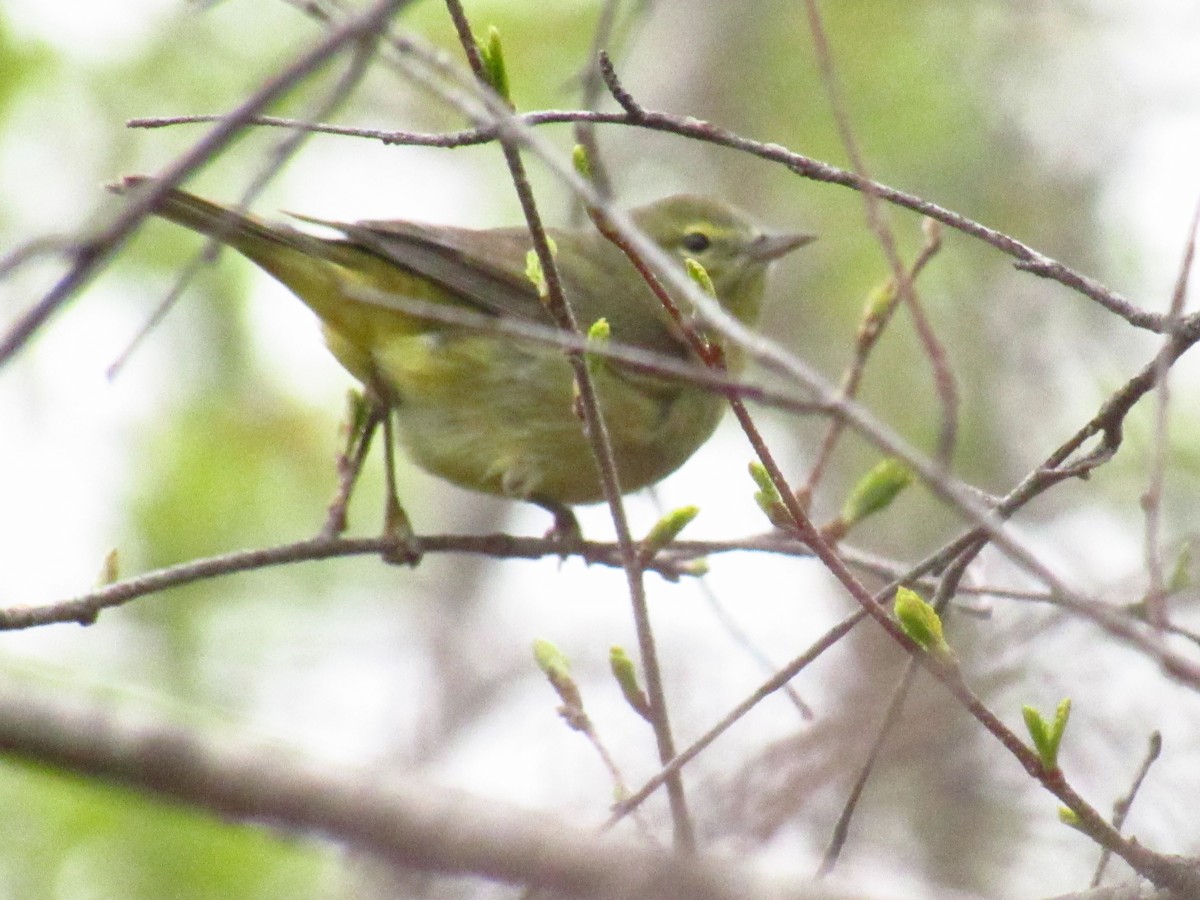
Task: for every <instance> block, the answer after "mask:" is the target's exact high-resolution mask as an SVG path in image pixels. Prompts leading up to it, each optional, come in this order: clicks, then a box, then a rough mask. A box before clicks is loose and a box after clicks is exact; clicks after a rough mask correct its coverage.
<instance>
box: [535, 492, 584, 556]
mask: <svg viewBox="0 0 1200 900" xmlns="http://www.w3.org/2000/svg"><path fill="white" fill-rule="evenodd" d="M529 502H530V503H536V504H537V505H538V506H540V507H541V508H542V509H544V510H546V512H548V513H550V515H552V516H554V524H553V525H551V526H550V530H549V531H547V532H546V538H547V539H548V540H552V541H555V542H557V543H560V544H564V545H569V544H578V543H580V542H581V541H582V540H583V529H581V528H580V527H579V520H578V519H576V518H575V513H574V512H572V511H571V507H569V506H566V505H564V504H562V503H559V502H558V501H557V500H544V499H542V498H540V497H530V498H529Z"/></svg>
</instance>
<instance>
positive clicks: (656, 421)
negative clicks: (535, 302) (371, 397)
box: [360, 335, 723, 505]
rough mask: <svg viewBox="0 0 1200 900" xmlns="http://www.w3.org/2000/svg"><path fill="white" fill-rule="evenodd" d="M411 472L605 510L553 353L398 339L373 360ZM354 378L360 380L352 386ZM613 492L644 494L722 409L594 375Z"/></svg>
mask: <svg viewBox="0 0 1200 900" xmlns="http://www.w3.org/2000/svg"><path fill="white" fill-rule="evenodd" d="M374 365H375V369H376V372H377V373H378V375H379V376H380V377H381V378H382V380H383V382H384V383H385V384H386V386H387V388H388V389H389V391H390V392H391V393H392V394H393V399H394V401H395V405H396V409H397V415H398V418H399V422H400V426H401V441H402V443H403V444H404V446H405V448H406V450H407V452H408V453H409V455H410V456H411V457H412V459H413V461H414V462H415V463H416V464H417V465H419V466H421V467H422V468H424V469H426V470H427V471H429V472H432V473H433V474H435V475H438V476H440V477H442V478H445V479H447V480H449V481H452V482H454V483H455V484H458V485H461V486H463V487H467V488H471V489H474V490H479V491H485V492H488V493H493V494H500V495H503V496H508V497H516V498H521V499H536V500H543V501H553V502H556V503H561V504H566V505H572V504H580V503H595V502H598V501H600V500H602V499H603V493H602V491H601V488H600V480H599V475H598V473H597V469H596V464H595V460H594V457H593V454H592V450H591V447H590V446H589V443H588V441H587V439H586V437H585V436H584V430H583V425H582V422H581V420H580V419H579V417H578V416H577V414H576V411H575V391H574V382H573V377H572V369H571V366H570V364H569V363H568V362H567V360H566V359H565V357H564V355H563V354H562V352H561V351H558V350H554V349H546V348H540V347H528V346H527V347H518V346H515V345H514V343H513V342H512V341H511V340H508V339H504V338H496V337H491V336H488V337H484V336H470V337H464V336H455V337H446V336H444V335H438V336H434V335H425V336H422V337H417V338H406V339H404V340H402V341H397V342H395V343H394V344H392V345H390V346H388V347H387V348H386V349H385V350H384V351H382V352H381V351H376V353H375V354H374ZM360 377H361V376H360ZM593 381H594V383H595V384H596V389H597V392H598V394H599V397H600V401H601V410H602V412H603V415H604V420H605V425H606V427H607V430H608V433H609V440H610V442H611V445H612V450H613V456H614V458H615V461H616V464H617V473H618V478H619V480H620V484H621V489H622V491H626V492H628V491H633V490H637V489H638V488H642V487H645V486H647V485H649V484H653V483H654V482H656V481H659V480H660V479H662V478H664V477H666V476H667V475H669V474H670V473H671V472H673V471H674V470H675V469H677V468H678V467H679V466H680V465H682V464H683V463H684V462H685V461H686V460H687V459H688V458H689V457H690V456H691V455H692V454H693V453H694V452H695V450H696V449H697V448H698V447H699V446H700V445H701V444H702V443H703V442H704V441H705V440H707V439H708V437H709V436H710V435H711V434H712V432H713V430H714V428H715V427H716V424H717V422H718V420H719V419H720V415H721V412H722V408H723V403H722V401H721V400H720V398H719V397H717V396H715V395H713V394H709V393H706V392H704V391H700V390H698V389H695V388H692V387H687V386H683V385H678V384H667V383H663V382H659V381H653V382H650V381H647V380H646V379H645V377H644V376H640V377H639V378H637V379H634V378H627V377H623V375H622V374H621V373H619V372H618V371H615V370H613V369H611V368H609V367H608V366H605V365H601V366H599V367H597V368H596V370H595V371H594V373H593Z"/></svg>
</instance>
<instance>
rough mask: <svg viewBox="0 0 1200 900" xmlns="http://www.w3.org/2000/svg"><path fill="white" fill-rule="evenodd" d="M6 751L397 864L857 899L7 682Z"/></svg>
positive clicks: (772, 899) (659, 889)
mask: <svg viewBox="0 0 1200 900" xmlns="http://www.w3.org/2000/svg"><path fill="white" fill-rule="evenodd" d="M0 750H3V751H4V753H6V754H7V755H9V756H15V757H18V758H21V759H25V760H28V761H31V762H36V763H39V764H47V765H51V766H54V767H55V768H58V769H62V770H64V771H67V772H71V773H75V774H78V775H82V776H84V777H87V778H92V779H98V780H103V781H107V782H111V783H116V784H119V785H123V786H125V787H129V788H132V789H134V790H138V791H141V792H144V793H148V794H151V795H153V796H156V797H158V798H161V799H164V800H171V801H178V802H183V803H187V804H189V805H192V806H195V807H197V808H199V809H203V810H207V811H209V812H210V813H212V814H214V815H217V816H221V817H229V818H233V819H236V820H243V821H254V822H263V823H267V824H270V825H272V826H275V827H278V828H283V829H286V830H287V831H290V832H296V833H315V834H318V835H322V836H324V837H326V838H329V839H333V840H337V841H339V842H342V843H345V844H348V845H349V846H351V847H354V848H357V849H360V850H362V851H365V852H368V853H371V854H373V855H375V856H378V857H379V858H381V859H383V860H386V861H387V862H389V863H391V864H393V865H398V866H403V867H405V868H409V869H414V870H417V871H422V872H428V873H431V874H441V875H462V876H477V877H481V878H486V879H491V880H494V881H499V882H504V883H508V884H518V885H534V886H537V887H540V888H546V889H549V890H555V891H560V892H563V893H565V894H567V895H569V896H572V897H594V898H603V900H640V898H646V900H671V898H677V897H688V898H695V900H735V898H748V900H784V898H794V900H839V898H840V900H851V897H850V895H849V894H846V893H844V892H841V891H838V890H835V889H833V888H828V887H824V886H801V885H798V884H795V883H792V884H790V885H783V884H781V883H779V882H778V881H776V882H773V883H768V882H766V881H765V880H762V879H760V878H758V877H756V876H755V875H754V874H753V873H751V872H750V871H748V870H747V869H745V868H742V867H735V866H732V865H729V864H727V863H722V862H718V861H715V860H711V859H700V858H696V857H686V858H682V857H678V856H672V855H671V854H668V853H666V852H663V851H660V850H657V849H654V848H647V847H645V846H639V845H634V844H630V843H628V842H622V841H617V840H614V839H611V838H602V837H599V836H597V835H595V834H592V833H589V832H586V831H583V830H581V829H578V828H573V827H569V826H567V825H565V824H564V823H562V822H556V821H550V818H551V816H550V814H548V813H546V812H544V811H537V812H534V811H529V810H527V809H519V808H517V807H515V806H506V805H505V804H503V803H501V802H499V801H494V800H485V799H483V798H479V797H475V796H470V795H467V794H463V793H460V792H457V791H451V790H446V789H441V788H437V787H435V786H431V785H429V784H425V783H421V782H418V781H416V780H415V779H411V778H402V777H398V776H397V775H395V774H394V773H393V774H389V775H388V776H386V777H381V775H380V773H379V772H378V771H355V772H345V771H339V770H337V769H335V768H333V767H331V766H330V765H329V763H328V762H327V761H319V760H315V759H308V758H305V757H302V756H300V755H298V754H294V753H290V752H281V750H280V748H279V747H277V746H262V745H252V744H250V743H245V742H239V743H233V742H230V741H229V740H228V739H226V740H223V741H218V740H216V739H215V738H213V737H211V736H201V735H199V734H196V733H194V732H192V731H189V730H187V729H185V728H182V727H178V726H176V725H174V724H172V723H168V722H164V721H161V720H153V719H149V718H142V719H140V720H137V721H134V720H132V719H131V718H130V716H129V715H127V714H126V713H125V712H124V711H122V713H121V714H120V716H118V715H116V714H115V711H113V710H105V709H102V708H92V707H88V706H86V705H81V704H80V703H79V702H64V700H63V699H62V698H56V699H55V700H53V701H52V700H50V699H49V698H47V697H35V696H32V695H31V694H30V693H29V691H27V690H21V691H18V690H14V689H13V688H12V687H11V686H10V687H9V688H8V689H6V690H4V691H2V692H0Z"/></svg>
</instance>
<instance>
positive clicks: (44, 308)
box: [0, 0, 412, 367]
mask: <svg viewBox="0 0 1200 900" xmlns="http://www.w3.org/2000/svg"><path fill="white" fill-rule="evenodd" d="M411 2H412V0H378V2H376V3H375V4H374V5H373V6H370V7H368V8H367V9H366V10H364V11H363V12H362V13H361V14H359V15H357V16H355V17H354V18H352V19H350V20H348V21H347V22H346V23H345V24H343V25H342V26H341V27H339V28H336V29H334V30H333V31H331V32H330V33H329V34H328V35H326V36H325V38H324V39H323V40H321V41H319V42H318V43H317V44H316V45H315V46H314V47H312V48H311V49H309V50H307V51H306V52H305V53H303V54H301V55H300V57H299V58H298V59H296V61H295V62H293V63H292V64H291V65H289V66H287V67H286V68H284V69H283V70H282V71H280V72H278V73H276V74H275V75H273V76H272V77H271V78H269V79H267V81H266V82H265V83H264V84H263V86H262V87H261V88H259V89H258V90H257V91H255V93H254V94H253V95H252V96H251V97H250V98H249V99H247V100H246V101H245V102H244V103H243V104H242V105H241V106H239V107H238V108H237V109H235V110H234V111H233V112H231V113H230V114H228V115H227V116H225V117H223V118H221V120H220V121H219V123H218V124H217V127H216V128H213V129H212V130H211V131H210V132H209V133H208V134H207V135H205V136H204V137H203V138H202V139H200V140H199V141H197V142H196V143H195V144H194V145H193V146H192V147H191V149H189V150H188V151H187V152H186V153H184V154H183V155H182V156H180V157H179V158H178V159H177V160H175V162H173V163H172V164H171V165H169V166H168V167H167V168H166V170H165V171H164V172H163V173H162V174H161V175H160V176H159V177H158V179H157V180H156V183H155V185H154V187H153V188H152V189H151V190H150V191H148V192H147V193H145V194H143V195H142V196H141V198H140V199H139V201H138V202H137V203H131V204H129V205H128V206H126V207H125V208H124V209H123V210H122V211H121V212H120V213H119V214H118V215H117V216H116V218H115V219H113V221H112V222H110V223H109V224H108V226H107V227H105V228H103V229H102V230H101V231H99V232H98V233H97V234H95V235H93V236H92V237H91V238H90V239H88V240H85V241H82V242H81V243H79V244H77V245H76V246H75V247H74V249H73V251H72V253H71V255H72V257H73V263H72V265H71V268H70V269H69V270H68V271H67V272H66V274H65V275H63V276H62V278H60V279H59V280H58V282H57V283H56V284H55V285H54V286H53V287H52V288H51V289H50V290H49V291H48V292H47V293H46V294H45V295H44V296H43V297H42V299H41V300H39V301H38V302H37V303H35V304H34V305H33V307H32V308H30V309H29V310H27V311H26V312H25V314H24V315H22V316H21V317H20V318H19V319H18V320H17V322H16V324H15V325H13V327H12V328H11V329H9V331H8V333H7V334H5V335H4V336H3V338H0V367H3V366H4V364H5V363H7V362H8V361H9V360H11V359H12V358H13V357H14V356H15V355H16V354H17V353H18V352H19V351H20V350H21V348H22V347H24V346H25V344H26V343H27V342H28V341H29V339H30V338H32V337H33V336H34V334H36V333H37V332H38V330H39V329H40V328H41V327H42V326H43V325H44V324H45V323H46V321H47V320H49V318H50V317H51V316H52V315H54V314H55V313H56V312H57V311H58V310H59V309H60V308H61V307H62V306H63V305H64V304H65V303H66V302H67V301H68V300H70V299H71V298H72V297H73V296H74V295H75V293H76V291H78V290H79V289H80V288H81V287H83V285H84V284H86V283H87V282H88V280H89V279H90V278H91V277H92V276H93V275H94V274H95V273H96V271H97V270H98V269H99V268H100V266H101V265H102V264H103V263H104V262H105V261H106V260H108V259H109V258H110V257H111V256H112V254H113V253H115V252H116V250H117V248H118V247H120V246H121V245H122V244H123V243H124V242H125V241H126V239H128V238H129V236H130V235H132V234H133V232H134V229H136V228H137V226H138V225H139V224H141V222H142V220H143V219H145V218H146V216H147V215H148V214H149V213H150V211H151V210H153V209H155V208H156V207H157V205H158V203H159V202H160V201H161V200H162V198H163V197H164V196H166V194H167V192H168V191H170V190H172V189H173V188H175V187H176V186H177V185H178V184H179V183H180V182H181V181H183V180H184V179H185V178H186V177H187V176H188V175H190V174H191V173H192V172H194V171H195V170H196V169H198V168H199V167H200V166H202V165H203V164H204V163H205V162H207V161H208V160H210V159H211V158H212V157H213V156H214V155H215V154H216V153H217V152H218V151H219V150H221V149H222V148H223V147H225V146H226V145H227V144H228V143H229V142H230V141H232V140H233V139H234V137H236V136H237V134H238V133H239V132H240V131H241V130H242V128H243V127H244V126H245V125H246V124H247V123H248V122H249V121H250V120H251V119H253V118H254V116H256V115H258V114H259V113H260V112H261V111H262V110H263V109H264V108H266V107H267V106H269V105H270V104H272V103H274V102H275V101H276V100H278V99H280V98H281V97H283V96H285V95H286V94H287V93H288V92H290V91H291V90H292V89H293V88H295V87H296V86H297V85H298V84H299V83H300V82H301V81H303V80H304V79H305V78H307V77H308V76H309V75H311V74H312V73H313V72H315V71H317V70H318V69H320V68H321V67H322V66H324V65H325V64H326V63H327V62H328V61H329V60H330V59H331V58H332V57H333V56H334V55H335V54H336V53H338V52H339V51H340V50H341V49H342V48H343V47H345V46H346V45H347V44H350V43H354V42H356V41H359V40H361V39H362V38H363V37H364V36H366V35H371V34H374V33H376V32H377V31H379V30H380V29H381V28H382V27H383V26H384V25H385V24H386V22H387V21H388V19H390V18H391V16H392V15H393V14H395V13H396V12H397V11H398V10H399V9H400V8H401V7H403V6H405V5H406V4H408V3H411Z"/></svg>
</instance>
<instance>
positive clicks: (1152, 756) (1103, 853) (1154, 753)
mask: <svg viewBox="0 0 1200 900" xmlns="http://www.w3.org/2000/svg"><path fill="white" fill-rule="evenodd" d="M1161 753H1162V733H1161V732H1158V731H1152V732H1151V733H1150V745H1149V746H1148V747H1147V748H1146V756H1145V757H1144V758H1143V759H1142V764H1141V766H1139V767H1138V771H1137V774H1136V775H1135V776H1134V777H1133V784H1131V785H1130V786H1129V792H1128V793H1127V794H1125V796H1124V797H1122V798H1121V799H1119V800H1118V801H1117V802H1116V803H1114V804H1113V828H1115V829H1117V831H1120V830H1121V829H1122V828H1124V827H1125V819H1126V817H1127V816H1128V815H1129V810H1130V809H1131V808H1132V807H1133V801H1134V800H1135V799H1136V798H1137V795H1138V791H1140V790H1141V789H1142V782H1143V781H1145V780H1146V776H1147V775H1149V774H1150V767H1151V766H1152V765H1154V763H1155V761H1156V760H1157V759H1158V757H1159V754H1161ZM1111 858H1112V851H1111V850H1109V849H1108V848H1107V847H1104V848H1102V849H1101V850H1100V861H1099V862H1098V863H1097V864H1096V871H1095V873H1094V874H1093V875H1092V887H1098V886H1099V885H1100V882H1101V881H1102V880H1103V879H1104V870H1105V869H1106V868H1107V867H1108V861H1109V860H1110V859H1111Z"/></svg>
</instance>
